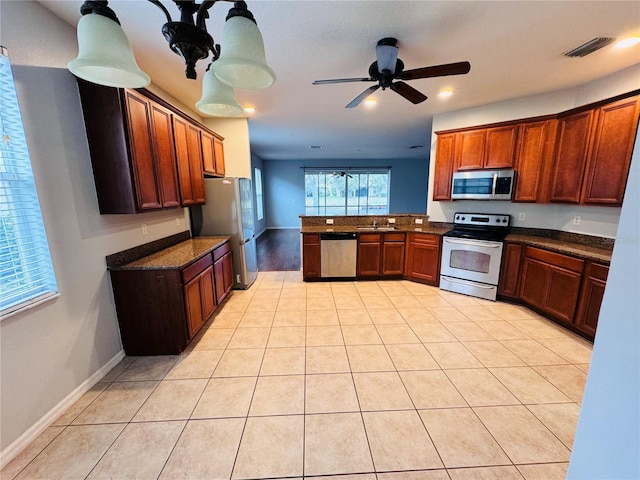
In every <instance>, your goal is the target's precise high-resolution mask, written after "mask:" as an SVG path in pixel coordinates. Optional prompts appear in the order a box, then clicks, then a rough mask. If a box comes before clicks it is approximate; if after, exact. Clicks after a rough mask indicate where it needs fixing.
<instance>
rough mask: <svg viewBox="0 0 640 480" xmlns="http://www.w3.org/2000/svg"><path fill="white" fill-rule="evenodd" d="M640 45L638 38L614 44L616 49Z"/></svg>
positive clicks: (630, 38)
mask: <svg viewBox="0 0 640 480" xmlns="http://www.w3.org/2000/svg"><path fill="white" fill-rule="evenodd" d="M639 43H640V37H629V38H625V39H624V40H620V41H619V42H618V43H616V48H629V47H633V46H634V45H637V44H639Z"/></svg>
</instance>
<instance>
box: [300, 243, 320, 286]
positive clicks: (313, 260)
mask: <svg viewBox="0 0 640 480" xmlns="http://www.w3.org/2000/svg"><path fill="white" fill-rule="evenodd" d="M302 277H303V278H305V279H306V278H320V235H318V234H317V233H305V234H303V235H302Z"/></svg>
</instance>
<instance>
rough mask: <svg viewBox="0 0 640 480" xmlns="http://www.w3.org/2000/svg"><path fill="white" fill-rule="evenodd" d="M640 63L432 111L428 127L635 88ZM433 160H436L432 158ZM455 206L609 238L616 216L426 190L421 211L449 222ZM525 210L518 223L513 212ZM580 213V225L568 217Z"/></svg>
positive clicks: (532, 112) (609, 211)
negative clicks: (449, 197) (521, 94)
mask: <svg viewBox="0 0 640 480" xmlns="http://www.w3.org/2000/svg"><path fill="white" fill-rule="evenodd" d="M639 78H640V64H637V65H635V66H633V67H630V68H627V69H625V70H623V71H621V72H618V73H616V74H614V75H610V76H608V77H605V78H603V79H600V80H597V81H595V82H592V83H589V84H586V85H583V86H581V87H579V88H575V89H568V90H562V91H558V92H552V93H545V94H541V95H534V96H530V97H525V98H518V99H514V100H507V101H503V102H498V103H494V104H490V105H483V106H480V107H474V108H470V109H465V110H459V111H456V112H449V113H445V114H442V115H436V116H435V117H434V119H433V132H436V131H440V130H449V129H453V128H463V127H469V126H474V125H483V124H489V123H495V122H502V121H508V120H515V119H519V118H528V117H535V116H539V115H547V114H552V113H559V112H562V111H565V110H569V109H571V108H574V107H578V106H581V105H585V104H588V103H591V102H595V101H598V100H603V99H605V98H608V97H613V96H615V95H618V94H621V93H626V92H629V91H632V90H635V89H638V88H640V82H639V81H638V79H639ZM431 158H432V159H435V158H436V135H434V134H432V136H431ZM436 161H437V159H436ZM434 172H435V162H431V166H430V172H429V192H432V191H433V181H434V177H435V174H434ZM456 211H465V212H472V211H479V212H487V213H504V214H510V215H511V216H512V217H511V219H512V225H513V226H516V227H528V228H550V229H554V230H563V231H567V232H576V233H583V234H588V235H597V236H602V237H609V238H614V237H615V235H616V229H617V225H618V219H619V217H620V208H619V207H586V206H577V205H555V204H554V205H548V204H546V205H545V204H540V205H538V204H526V203H511V202H500V201H497V202H480V201H468V200H465V201H455V202H434V201H433V200H432V199H431V193H429V199H428V201H427V213H428V215H429V220H431V221H436V222H451V221H452V219H453V214H454V213H455V212H456ZM519 213H525V214H526V215H525V217H526V220H525V221H524V222H522V221H519V220H518V214H519ZM575 216H580V218H581V220H580V225H579V226H574V225H573V218H574V217H575Z"/></svg>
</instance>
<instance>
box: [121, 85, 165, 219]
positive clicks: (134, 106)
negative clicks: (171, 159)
mask: <svg viewBox="0 0 640 480" xmlns="http://www.w3.org/2000/svg"><path fill="white" fill-rule="evenodd" d="M125 104H126V115H127V127H128V130H129V147H130V149H131V164H132V165H131V166H132V170H133V177H134V182H135V186H136V200H137V203H138V209H139V210H149V209H154V208H160V207H162V201H161V199H160V190H159V189H158V181H157V178H156V168H155V163H154V160H153V136H152V127H151V116H150V115H151V114H150V111H149V109H150V105H149V100H147V99H146V98H145V97H143V96H141V95H138V94H137V93H135V92H133V91H129V90H126V91H125Z"/></svg>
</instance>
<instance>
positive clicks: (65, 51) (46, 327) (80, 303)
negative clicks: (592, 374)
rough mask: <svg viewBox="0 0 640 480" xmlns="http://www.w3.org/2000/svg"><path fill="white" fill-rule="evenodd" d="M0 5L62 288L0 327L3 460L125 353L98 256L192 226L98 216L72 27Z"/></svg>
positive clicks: (38, 11) (27, 5)
mask: <svg viewBox="0 0 640 480" xmlns="http://www.w3.org/2000/svg"><path fill="white" fill-rule="evenodd" d="M0 9H1V10H0V19H1V26H0V27H1V30H2V44H3V45H4V46H5V47H6V48H7V49H8V51H9V57H10V59H11V63H12V67H13V72H14V77H15V80H16V87H17V92H18V100H19V102H20V106H21V111H22V116H23V123H24V128H25V133H26V137H27V143H28V146H29V151H30V155H31V160H32V164H33V169H34V174H35V180H36V185H37V189H38V194H39V198H40V204H41V207H42V213H43V216H44V222H45V227H46V231H47V235H48V239H49V244H50V247H51V255H52V259H53V264H54V269H55V273H56V277H57V281H58V286H59V289H60V297H59V298H58V299H57V300H55V301H53V302H50V303H47V304H44V305H42V306H40V307H37V308H35V309H33V310H29V311H27V312H24V313H21V314H18V315H16V316H14V317H11V318H9V319H6V320H4V321H2V323H0V352H1V357H0V358H1V364H2V375H1V377H0V381H1V392H2V399H1V400H2V401H1V404H2V405H1V419H0V422H1V432H0V433H1V435H0V437H1V440H0V448H1V449H2V453H3V456H2V459H3V460H6V458H7V455H9V454H11V453H12V452H15V449H16V448H19V447H20V445H22V443H21V442H23V441H26V440H28V439H29V435H32V434H34V432H35V433H37V429H38V428H42V426H43V424H45V423H46V422H47V421H51V420H53V419H52V418H51V419H48V418H46V417H47V415H50V414H51V412H52V410H54V409H55V407H56V406H58V405H60V403H61V402H63V401H64V400H65V399H68V398H69V396H70V395H74V394H77V393H78V391H77V390H76V389H78V388H80V389H82V388H86V387H87V385H86V383H87V382H91V381H95V379H94V378H92V376H93V375H94V374H95V373H96V372H99V371H100V369H102V368H106V367H108V365H109V362H115V361H117V360H119V358H120V357H121V356H122V355H123V352H122V346H121V342H120V335H119V330H118V323H117V319H116V314H115V309H114V304H113V298H112V292H111V284H110V281H109V276H108V273H107V270H106V267H105V260H104V257H105V256H106V255H109V254H111V253H115V252H118V251H121V250H124V249H127V248H131V247H133V246H136V245H140V244H143V243H147V242H150V241H153V240H156V239H158V238H162V237H166V236H168V235H173V234H175V233H178V232H180V231H184V230H186V229H188V228H189V227H188V223H189V222H188V219H187V218H186V210H185V209H173V210H170V211H164V212H154V213H146V214H141V215H124V216H117V215H99V213H98V205H97V200H96V193H95V187H94V183H93V176H92V171H91V164H90V159H89V151H88V147H87V140H86V136H85V133H84V123H83V120H82V114H81V108H80V101H79V97H78V91H77V87H76V82H75V79H74V77H73V76H72V75H71V74H70V73H69V72H68V71H67V69H66V64H67V62H68V61H69V60H71V59H72V58H73V57H75V55H76V53H77V43H76V34H75V29H74V28H72V27H70V26H69V25H67V24H66V23H64V22H62V21H61V20H59V19H57V18H56V17H55V16H53V15H52V14H51V13H50V12H49V11H48V10H46V9H44V8H43V7H42V6H40V5H39V4H37V3H35V2H26V1H25V2H1V3H0ZM176 218H180V219H181V225H180V226H177V225H176ZM142 223H146V224H147V225H148V232H149V233H148V235H145V236H143V235H142V232H141V228H140V227H141V224H142ZM38 422H40V424H38ZM45 426H46V425H45ZM29 429H31V430H29ZM7 447H10V448H7Z"/></svg>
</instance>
